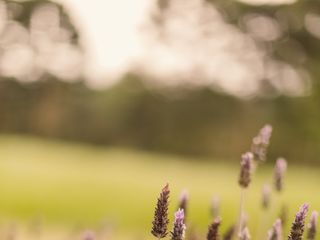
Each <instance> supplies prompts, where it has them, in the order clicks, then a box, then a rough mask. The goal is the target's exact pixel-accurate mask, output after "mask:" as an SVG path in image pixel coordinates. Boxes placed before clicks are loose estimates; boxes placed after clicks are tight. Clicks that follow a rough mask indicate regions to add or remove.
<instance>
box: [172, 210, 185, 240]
mask: <svg viewBox="0 0 320 240" xmlns="http://www.w3.org/2000/svg"><path fill="white" fill-rule="evenodd" d="M174 216H175V220H174V224H173V231H172V232H171V239H172V240H182V239H184V235H185V230H186V225H185V224H184V211H183V209H179V210H178V211H177V212H176V213H175V214H174Z"/></svg>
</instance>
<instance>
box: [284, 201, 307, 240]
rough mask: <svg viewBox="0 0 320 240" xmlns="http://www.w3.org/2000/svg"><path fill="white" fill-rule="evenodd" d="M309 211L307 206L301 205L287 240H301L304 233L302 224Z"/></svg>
mask: <svg viewBox="0 0 320 240" xmlns="http://www.w3.org/2000/svg"><path fill="white" fill-rule="evenodd" d="M308 210H309V204H306V203H305V204H303V205H302V207H301V208H300V210H299V212H298V213H297V214H296V217H295V220H294V222H293V223H292V226H291V231H290V234H289V237H288V240H301V239H302V235H303V232H304V227H305V226H304V222H305V219H306V216H307V213H308Z"/></svg>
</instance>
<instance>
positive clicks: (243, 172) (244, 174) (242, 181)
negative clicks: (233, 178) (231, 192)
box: [239, 152, 253, 188]
mask: <svg viewBox="0 0 320 240" xmlns="http://www.w3.org/2000/svg"><path fill="white" fill-rule="evenodd" d="M252 170H253V154H252V153H251V152H247V153H245V154H243V155H242V156H241V167H240V175H239V185H240V187H241V188H247V187H248V186H249V184H250V182H251V174H252Z"/></svg>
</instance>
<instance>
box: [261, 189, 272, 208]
mask: <svg viewBox="0 0 320 240" xmlns="http://www.w3.org/2000/svg"><path fill="white" fill-rule="evenodd" d="M270 196H271V187H270V185H269V184H265V185H264V186H263V188H262V207H263V208H264V209H268V208H269V205H270Z"/></svg>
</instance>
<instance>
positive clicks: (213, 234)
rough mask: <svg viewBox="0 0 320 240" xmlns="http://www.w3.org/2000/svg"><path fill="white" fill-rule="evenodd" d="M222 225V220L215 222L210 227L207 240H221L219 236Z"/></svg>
mask: <svg viewBox="0 0 320 240" xmlns="http://www.w3.org/2000/svg"><path fill="white" fill-rule="evenodd" d="M220 224H221V220H220V218H217V219H216V220H214V222H213V223H212V224H211V225H210V226H209V230H208V234H207V240H218V239H220V236H219V227H220Z"/></svg>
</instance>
